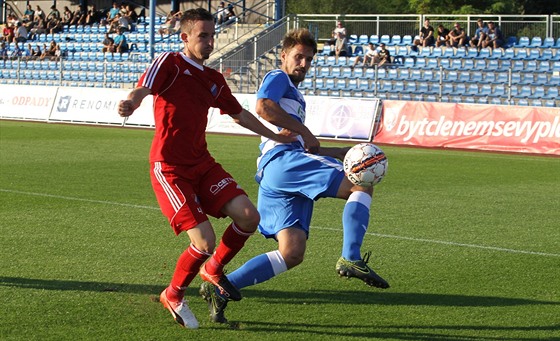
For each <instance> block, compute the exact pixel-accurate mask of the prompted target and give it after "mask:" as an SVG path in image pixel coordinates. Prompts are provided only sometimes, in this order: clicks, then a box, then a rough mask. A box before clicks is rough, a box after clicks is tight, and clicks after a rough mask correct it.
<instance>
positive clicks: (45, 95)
mask: <svg viewBox="0 0 560 341" xmlns="http://www.w3.org/2000/svg"><path fill="white" fill-rule="evenodd" d="M57 90H58V88H57V87H55V86H29V85H13V84H11V85H5V84H2V85H0V118H4V119H24V120H40V121H46V120H47V119H48V118H49V115H50V113H51V108H52V106H53V103H54V101H55V98H56V92H57Z"/></svg>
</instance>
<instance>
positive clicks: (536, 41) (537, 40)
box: [529, 37, 542, 48]
mask: <svg viewBox="0 0 560 341" xmlns="http://www.w3.org/2000/svg"><path fill="white" fill-rule="evenodd" d="M541 46H542V38H541V37H533V38H531V43H530V44H529V47H535V48H538V47H541Z"/></svg>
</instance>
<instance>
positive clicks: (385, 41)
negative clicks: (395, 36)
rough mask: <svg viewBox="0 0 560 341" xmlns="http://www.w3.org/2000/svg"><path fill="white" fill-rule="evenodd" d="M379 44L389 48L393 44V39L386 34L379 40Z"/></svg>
mask: <svg viewBox="0 0 560 341" xmlns="http://www.w3.org/2000/svg"><path fill="white" fill-rule="evenodd" d="M379 43H380V44H385V45H387V46H389V45H390V44H391V37H390V36H389V35H388V34H384V35H382V36H381V38H380V39H379Z"/></svg>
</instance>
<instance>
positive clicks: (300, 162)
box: [258, 150, 345, 238]
mask: <svg viewBox="0 0 560 341" xmlns="http://www.w3.org/2000/svg"><path fill="white" fill-rule="evenodd" d="M344 176H345V175H344V170H343V168H342V163H341V162H340V161H339V160H337V159H335V158H332V157H327V156H320V155H314V154H309V153H303V152H301V150H298V151H293V150H287V151H284V152H282V153H280V154H278V155H276V156H275V157H274V158H273V159H272V160H270V161H269V162H268V164H267V165H266V166H265V167H264V169H263V173H262V179H261V181H260V187H259V197H258V210H259V213H260V215H261V221H260V224H259V231H260V232H261V233H262V234H263V235H264V236H265V237H267V238H275V236H276V234H277V233H278V232H279V231H280V230H282V229H285V228H288V227H292V226H295V227H298V228H301V229H302V230H304V231H305V232H306V234H307V235H309V225H310V223H311V216H312V213H313V203H314V201H315V200H317V199H319V198H335V197H336V194H337V192H338V188H339V187H340V183H341V182H342V180H343V178H344Z"/></svg>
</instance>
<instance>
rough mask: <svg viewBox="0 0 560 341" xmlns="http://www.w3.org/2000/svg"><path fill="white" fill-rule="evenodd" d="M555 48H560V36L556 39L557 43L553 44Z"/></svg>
mask: <svg viewBox="0 0 560 341" xmlns="http://www.w3.org/2000/svg"><path fill="white" fill-rule="evenodd" d="M552 48H553V49H560V37H559V38H558V39H556V43H555V44H554V46H552Z"/></svg>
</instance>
